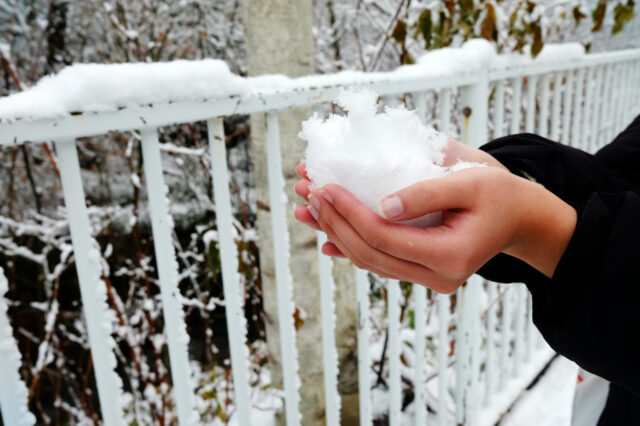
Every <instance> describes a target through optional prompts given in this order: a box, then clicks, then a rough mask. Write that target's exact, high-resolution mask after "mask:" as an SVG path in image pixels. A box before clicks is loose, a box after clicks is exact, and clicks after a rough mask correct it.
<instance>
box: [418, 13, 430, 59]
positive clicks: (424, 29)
mask: <svg viewBox="0 0 640 426" xmlns="http://www.w3.org/2000/svg"><path fill="white" fill-rule="evenodd" d="M418 30H419V31H420V33H421V34H422V38H424V48H425V49H429V48H430V47H431V32H432V31H433V20H432V19H431V11H430V10H429V9H427V10H424V11H423V12H422V13H421V14H420V17H419V18H418Z"/></svg>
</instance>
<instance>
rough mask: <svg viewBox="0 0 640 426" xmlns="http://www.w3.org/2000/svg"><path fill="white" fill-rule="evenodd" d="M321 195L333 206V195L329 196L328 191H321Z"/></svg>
mask: <svg viewBox="0 0 640 426" xmlns="http://www.w3.org/2000/svg"><path fill="white" fill-rule="evenodd" d="M320 195H322V197H323V198H324V199H325V200H327V201H328V202H330V203H331V204H333V197H332V196H331V194H329V193H328V192H327V190H326V189H321V190H320Z"/></svg>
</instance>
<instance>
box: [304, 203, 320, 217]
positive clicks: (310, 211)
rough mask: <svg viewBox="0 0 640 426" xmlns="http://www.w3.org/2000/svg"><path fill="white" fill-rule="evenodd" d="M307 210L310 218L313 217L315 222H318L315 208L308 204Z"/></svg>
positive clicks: (318, 215) (318, 214)
mask: <svg viewBox="0 0 640 426" xmlns="http://www.w3.org/2000/svg"><path fill="white" fill-rule="evenodd" d="M316 201H317V200H316ZM307 210H309V213H311V216H313V218H314V219H315V220H318V218H319V217H320V213H318V210H317V209H316V208H315V207H313V206H312V205H311V204H308V205H307Z"/></svg>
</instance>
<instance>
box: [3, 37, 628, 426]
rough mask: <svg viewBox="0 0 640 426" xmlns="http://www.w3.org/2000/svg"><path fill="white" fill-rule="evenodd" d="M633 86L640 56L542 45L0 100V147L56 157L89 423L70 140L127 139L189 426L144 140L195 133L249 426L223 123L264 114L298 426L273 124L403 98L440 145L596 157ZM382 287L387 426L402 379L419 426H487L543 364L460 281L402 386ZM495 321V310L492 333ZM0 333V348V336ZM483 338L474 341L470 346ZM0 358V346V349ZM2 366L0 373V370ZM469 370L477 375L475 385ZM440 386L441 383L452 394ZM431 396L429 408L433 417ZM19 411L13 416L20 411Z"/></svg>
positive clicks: (361, 343) (362, 381) (188, 74)
mask: <svg viewBox="0 0 640 426" xmlns="http://www.w3.org/2000/svg"><path fill="white" fill-rule="evenodd" d="M128 79H129V80H128ZM637 82H640V49H638V50H626V51H619V52H609V53H602V54H589V55H587V54H585V53H584V50H583V49H582V47H581V46H579V45H559V46H553V45H548V46H546V47H545V50H543V52H542V53H541V54H540V55H539V57H538V58H537V59H535V60H532V59H530V57H529V56H527V55H498V54H496V52H495V50H494V49H493V47H492V46H491V45H490V44H489V43H487V42H485V41H480V40H475V41H472V42H469V43H467V44H465V45H464V46H463V47H461V48H459V49H442V50H439V51H434V52H430V53H429V54H427V55H425V56H424V57H422V58H420V59H419V60H418V63H417V64H416V65H412V66H405V67H401V68H399V69H397V70H395V71H392V72H385V73H369V74H365V73H358V72H343V73H339V74H335V75H326V76H309V77H303V78H299V79H288V78H286V77H283V76H264V77H256V78H242V77H239V76H235V75H233V74H231V73H230V72H229V71H228V68H226V66H225V65H224V64H223V63H221V62H219V61H213V60H209V61H200V62H193V63H188V62H176V63H170V64H144V65H130V64H127V65H104V66H103V65H100V66H98V65H79V66H74V67H71V68H68V69H66V70H63V71H62V72H61V73H60V74H58V75H57V76H53V77H50V78H47V79H45V80H43V81H42V82H41V83H39V84H37V85H36V86H34V87H33V88H31V89H29V90H27V91H25V92H24V93H20V94H15V95H12V96H9V97H6V98H2V99H0V145H13V144H22V143H25V142H33V143H37V142H42V141H53V142H54V143H55V145H56V150H57V152H56V154H57V155H58V157H59V161H60V165H61V177H62V186H63V192H64V195H65V204H66V206H67V211H68V215H69V222H70V228H71V238H72V243H73V248H74V253H75V259H76V267H77V271H78V277H79V281H80V289H81V293H82V299H83V305H84V309H85V312H87V310H90V311H91V312H87V313H88V314H87V315H86V320H87V322H88V330H89V339H90V343H91V350H92V356H93V359H94V365H95V368H94V370H95V372H96V378H97V385H98V390H99V394H100V395H99V397H100V402H101V408H102V412H103V419H104V422H105V424H107V425H112V424H119V423H121V420H122V416H121V413H122V409H123V407H122V401H121V398H120V397H121V396H122V395H121V392H122V390H121V382H120V380H119V377H118V376H117V373H116V372H115V371H114V367H115V366H114V362H113V357H112V356H113V353H112V352H111V348H112V341H111V338H110V337H109V335H110V332H111V331H110V329H109V328H108V327H105V318H104V315H102V314H104V310H105V306H106V305H105V294H104V287H103V286H102V283H101V280H100V274H101V269H100V265H99V264H96V262H95V250H94V249H93V247H94V240H93V238H92V236H91V234H90V232H91V231H90V228H89V226H88V223H89V221H88V216H87V211H86V205H85V199H84V193H83V190H82V181H81V177H80V168H79V164H78V159H77V152H76V147H75V139H76V138H79V137H85V136H94V135H101V134H105V133H107V132H109V131H116V130H117V131H129V130H135V131H138V132H140V134H141V136H142V137H141V139H142V141H141V143H142V151H143V157H144V162H143V164H144V167H145V177H146V179H145V182H146V185H147V186H148V188H147V190H148V191H147V192H148V194H149V203H150V205H151V209H150V210H151V212H152V217H151V219H152V230H153V235H154V238H153V240H154V246H155V254H156V259H157V262H156V263H157V264H158V269H159V285H160V288H161V294H162V301H163V315H164V317H165V327H166V329H167V337H168V339H167V340H168V346H169V354H170V361H171V373H172V382H173V385H174V386H173V390H174V395H173V396H174V400H175V403H176V404H175V405H176V411H177V415H178V420H179V422H180V424H195V423H197V420H198V419H197V416H196V411H195V409H196V407H195V406H194V401H193V398H192V396H193V395H192V392H193V383H192V382H191V376H190V373H189V371H190V366H189V359H188V353H187V339H188V336H187V335H186V332H185V322H184V318H183V315H182V305H181V303H182V302H181V297H180V291H179V288H178V265H177V262H176V258H175V251H174V247H173V244H172V241H171V232H172V226H173V224H172V220H171V217H170V216H169V214H168V211H169V210H168V201H167V199H166V187H165V184H164V181H163V171H162V162H161V150H160V146H161V144H160V143H159V140H158V137H157V132H158V128H159V127H162V126H167V125H171V124H177V123H186V122H193V121H200V120H206V121H207V126H208V130H209V133H208V136H209V148H210V155H211V157H212V176H213V182H212V183H213V188H214V195H215V201H216V204H217V220H218V229H220V234H219V242H220V258H221V268H222V276H223V285H224V292H225V305H226V306H225V310H226V315H227V326H228V327H229V330H228V335H229V336H230V354H231V362H232V366H233V370H232V371H233V379H234V393H235V396H236V398H235V401H234V402H235V404H236V410H235V413H236V414H235V415H236V416H237V420H238V424H240V425H242V426H245V425H249V424H250V422H249V418H250V416H249V413H250V402H251V401H250V397H248V396H247V395H249V384H248V377H250V375H249V372H248V360H247V357H248V351H247V347H246V323H245V321H244V314H243V312H244V311H243V306H242V298H241V295H240V278H239V277H238V273H237V251H236V245H235V237H234V235H233V232H232V229H231V226H230V224H231V223H232V220H233V213H232V210H231V202H230V196H229V186H228V183H229V182H228V178H227V176H228V172H227V170H226V164H227V163H226V152H225V144H224V140H225V134H224V126H223V125H222V117H224V116H229V115H238V114H251V113H260V114H264V115H265V118H266V120H265V122H266V144H267V153H268V163H269V164H268V165H269V186H270V198H271V200H272V201H271V217H272V219H271V220H272V226H273V234H274V257H275V266H276V281H277V290H278V317H279V321H280V333H281V351H282V353H283V356H284V359H283V361H284V362H283V364H284V365H285V366H287V367H288V369H287V370H286V372H285V374H284V397H285V408H286V411H287V423H288V425H289V426H292V425H293V426H297V425H299V424H300V415H299V410H298V403H299V393H298V386H299V378H298V376H297V368H296V365H297V362H296V360H297V357H296V345H295V329H294V324H293V318H292V315H293V310H294V306H293V304H292V303H291V301H292V289H291V287H292V284H293V283H292V282H291V281H292V280H291V275H290V271H289V263H288V259H289V240H288V234H287V223H286V216H285V213H286V210H287V205H286V200H285V199H284V197H282V194H283V179H282V170H281V162H280V146H279V144H280V135H279V127H278V114H279V112H280V111H281V110H284V109H287V108H291V107H298V106H304V105H316V104H321V103H326V102H331V101H332V100H333V99H334V98H335V97H336V95H337V94H338V93H339V91H340V90H341V89H342V88H343V87H345V86H352V85H358V86H368V87H370V88H371V89H373V90H375V91H377V92H378V93H379V94H380V95H382V96H383V100H384V102H385V103H387V104H391V103H394V102H397V98H398V96H404V95H405V94H409V95H410V97H411V100H412V102H413V105H414V107H415V108H416V110H417V111H418V113H419V114H420V116H421V117H426V116H427V113H428V112H429V111H428V108H427V96H426V92H434V93H435V94H436V95H437V96H434V97H432V98H431V99H432V101H433V104H432V109H433V110H434V111H437V117H436V118H435V121H436V122H437V124H438V125H439V127H440V129H441V130H443V131H445V132H448V133H451V134H457V135H458V136H459V137H460V138H461V139H463V140H465V141H466V142H467V143H469V144H471V145H474V146H477V145H479V144H481V143H483V142H484V141H486V140H487V139H488V138H489V136H492V137H499V136H502V135H503V134H505V133H507V132H509V133H516V132H519V131H522V130H525V131H528V132H536V133H539V134H541V135H542V136H549V137H551V138H553V139H557V140H561V141H562V142H564V143H568V144H572V145H575V146H578V147H580V148H582V149H586V150H595V149H597V148H598V147H599V146H601V145H602V144H603V143H605V142H606V141H608V140H610V139H611V138H612V137H613V135H614V134H615V132H617V131H619V130H620V129H622V128H623V127H624V125H625V124H626V123H627V122H628V121H629V120H630V119H631V118H632V117H633V116H634V114H636V113H638V109H639V108H640V84H638V83H637ZM490 93H492V95H491V96H490ZM490 109H491V111H492V114H491V117H492V121H491V122H490V114H489V110H490ZM434 116H435V114H434ZM432 118H433V117H432ZM490 129H492V131H491V132H490ZM507 129H508V131H507ZM262 249H265V250H268V249H269V248H266V247H263V248H262ZM319 267H320V268H321V272H320V276H321V279H322V281H323V282H324V283H327V282H328V281H329V280H330V277H331V264H330V262H321V264H320V266H319ZM1 278H2V277H0V279H1ZM354 280H355V283H356V284H355V285H356V288H357V298H358V373H359V385H360V397H361V400H360V418H361V424H362V425H368V426H370V422H371V419H372V412H373V410H372V408H373V407H372V406H371V399H372V397H371V392H370V391H371V389H370V387H369V384H370V377H369V371H370V359H369V354H368V353H367V349H366V348H367V342H368V338H369V336H368V334H369V327H368V323H367V318H368V317H369V299H368V291H369V288H368V285H369V283H368V280H367V277H366V275H365V274H364V273H363V272H362V271H358V272H357V273H356V274H355V276H354ZM0 284H2V282H0ZM390 285H392V287H391V291H390V292H389V300H388V303H389V304H390V305H389V315H391V317H392V318H390V320H389V324H390V330H391V332H390V333H389V351H388V354H389V367H390V368H389V370H390V372H391V373H392V377H390V380H389V384H390V390H389V392H390V398H389V399H390V401H391V403H390V416H389V418H390V423H391V425H392V426H396V425H398V424H400V423H401V421H402V419H401V418H402V415H403V413H402V404H401V402H402V400H401V393H402V381H401V380H400V375H403V376H404V377H405V378H406V377H407V376H412V378H413V379H414V380H417V381H419V383H416V386H418V387H421V388H420V389H418V390H417V391H416V392H415V401H416V404H421V409H417V410H415V413H416V419H418V421H420V422H422V421H423V420H424V419H426V418H427V417H428V416H431V414H429V413H428V412H427V410H426V406H427V404H429V405H430V407H432V408H434V411H437V412H438V413H439V415H438V421H439V424H440V425H446V424H451V423H452V422H453V420H454V419H453V416H452V415H450V414H449V413H450V412H454V413H455V420H456V423H464V424H468V425H481V426H484V425H491V424H494V423H495V422H496V421H497V420H498V419H499V418H500V416H501V415H502V413H504V411H505V410H506V409H507V408H508V407H509V406H510V404H512V403H513V401H514V400H515V398H517V396H518V394H519V393H520V392H521V391H522V390H523V389H525V388H526V387H527V385H528V384H529V383H530V382H531V381H532V380H533V378H535V377H536V375H538V374H539V372H540V371H541V370H542V368H543V367H544V365H545V364H546V363H547V362H548V360H549V359H550V357H551V356H552V355H553V352H552V351H551V350H550V349H549V348H548V347H546V346H545V345H544V344H543V343H542V341H541V338H540V336H539V335H538V334H537V332H536V331H535V328H534V327H533V323H532V322H531V318H530V315H531V313H530V310H529V309H528V308H527V306H529V305H528V303H529V300H528V295H527V293H526V292H525V289H524V288H523V287H522V286H519V287H518V286H509V287H508V288H506V289H505V290H503V291H500V292H498V291H497V287H496V285H495V283H485V282H484V281H483V280H482V279H481V278H480V277H478V276H474V277H472V279H470V280H469V282H468V284H467V286H465V287H464V288H461V289H460V290H459V291H458V293H457V295H456V299H455V300H456V304H455V306H456V307H455V310H454V311H453V312H452V311H451V306H450V299H449V297H448V296H442V295H440V296H438V297H437V298H435V306H436V309H437V320H435V319H434V318H435V315H429V317H430V318H431V321H434V322H436V323H438V324H437V325H438V327H433V329H434V330H435V331H434V330H431V332H432V333H433V335H432V337H434V338H435V340H436V341H437V342H438V344H439V346H438V351H437V361H436V363H437V367H436V369H435V370H436V372H432V373H430V374H428V372H427V371H425V370H424V369H423V368H424V364H425V362H424V361H425V353H424V351H423V350H416V352H415V354H416V355H415V356H416V358H417V359H416V360H415V361H414V363H415V365H414V372H413V373H415V374H407V372H406V370H407V369H406V368H404V367H403V366H402V365H401V363H400V354H401V353H402V350H401V349H402V340H401V339H402V333H400V332H399V331H401V330H399V327H400V324H399V319H398V318H397V317H396V316H397V315H398V311H399V310H398V309H397V308H398V306H397V304H398V303H399V302H400V299H401V297H402V295H401V294H400V292H399V291H397V290H398V288H397V286H395V285H394V283H391V284H390ZM0 287H2V286H1V285H0ZM330 287H331V286H330V285H327V288H326V289H325V290H329V291H327V292H326V293H323V296H322V300H321V303H322V305H323V316H327V315H331V310H334V309H335V307H334V306H332V305H333V304H332V295H331V292H330ZM0 290H1V289H0ZM413 297H414V298H415V299H414V300H413V301H412V303H413V306H414V307H415V313H416V316H415V320H416V321H415V328H416V330H415V335H414V336H413V340H412V345H413V346H414V347H420V346H421V345H424V344H425V339H426V329H427V325H426V324H425V313H426V309H427V306H426V302H425V300H424V299H425V290H424V288H417V289H416V291H414V292H413ZM497 305H501V307H502V309H501V312H502V314H501V317H500V318H498V310H497ZM0 308H2V306H0ZM0 311H2V309H0ZM2 313H3V312H0V314H2ZM498 319H500V321H498ZM485 320H486V321H485ZM451 322H454V323H455V324H456V333H455V336H451V333H450V332H449V329H450V327H449V325H450V323H451ZM431 324H433V323H431ZM0 325H1V324H0ZM334 326H335V323H334V321H333V317H331V318H324V321H322V327H323V336H326V337H327V338H328V339H331V336H333V335H334V330H333V327H334ZM0 328H2V329H3V330H5V334H7V333H6V329H7V327H6V326H5V327H0ZM482 336H484V337H485V342H486V343H485V344H484V345H482V339H481V337H482ZM5 339H7V338H5ZM452 339H453V340H455V347H456V350H455V352H456V353H455V360H453V361H452V360H450V354H449V353H448V348H449V347H450V342H451V340H452ZM512 343H513V346H514V350H513V353H512V352H511V345H512ZM2 344H3V342H1V341H0V349H1V348H2V347H3V346H2ZM332 345H333V342H324V343H323V345H322V347H323V353H324V355H325V357H324V367H325V371H326V374H325V387H326V392H327V406H326V409H327V416H326V418H327V423H328V425H330V426H337V423H338V422H339V412H338V410H339V407H340V404H339V402H338V399H337V398H330V397H329V396H331V395H333V396H336V395H337V383H336V377H335V375H336V371H337V365H336V360H335V351H334V349H335V348H332ZM319 347H320V345H319ZM3 356H4V352H2V351H0V358H2V357H3ZM11 357H12V358H11V359H12V361H11V364H7V365H12V366H13V368H15V365H16V362H15V356H14V355H11ZM3 361H4V359H0V364H3ZM507 364H508V365H507ZM3 365H4V364H3ZM481 365H484V370H482V371H481V369H480V366H481ZM452 376H454V377H455V380H451V377H452ZM434 377H437V378H438V383H437V387H435V386H431V384H433V383H434V382H431V379H432V378H434ZM12 380H13V379H12ZM13 381H14V382H15V380H13ZM454 381H455V383H456V386H454V387H453V391H454V397H453V398H449V394H450V390H451V386H450V384H451V383H452V382H454ZM3 386H5V385H4V383H3V382H1V381H0V391H2V390H6V389H4V388H3ZM436 388H437V391H436ZM0 394H1V392H0ZM433 394H437V395H439V398H437V400H436V401H434V400H433V396H432V395H433ZM22 399H23V398H22V397H21V398H20V401H19V402H17V403H19V404H23V405H24V404H25V403H24V402H23V401H22ZM23 408H24V410H26V407H20V410H22V411H19V412H24V410H23ZM2 409H3V410H5V408H4V407H2Z"/></svg>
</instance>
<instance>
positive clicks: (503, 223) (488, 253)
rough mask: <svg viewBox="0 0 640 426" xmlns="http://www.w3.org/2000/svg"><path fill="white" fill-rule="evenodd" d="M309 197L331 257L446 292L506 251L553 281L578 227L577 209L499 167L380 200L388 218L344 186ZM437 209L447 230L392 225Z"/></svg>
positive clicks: (463, 173)
mask: <svg viewBox="0 0 640 426" xmlns="http://www.w3.org/2000/svg"><path fill="white" fill-rule="evenodd" d="M307 197H308V199H309V201H310V206H309V207H308V208H306V210H307V212H308V215H309V216H310V217H311V218H312V219H315V222H314V223H315V226H316V227H317V228H316V229H321V230H322V231H324V232H326V233H327V235H328V236H329V238H330V240H331V241H332V243H331V245H330V246H327V247H325V248H323V252H324V253H325V254H329V255H335V254H334V253H335V252H338V253H340V254H343V255H345V256H346V257H348V258H349V259H351V261H352V262H353V263H354V264H355V265H356V266H358V267H360V268H362V269H368V270H370V271H373V272H375V273H377V274H379V275H381V276H386V277H391V278H395V279H400V280H405V281H411V282H414V283H419V284H423V285H427V286H429V287H431V288H433V289H435V290H437V291H440V292H445V293H448V292H452V291H454V290H455V289H456V288H457V287H458V286H459V285H460V284H462V283H463V282H464V281H465V280H466V279H467V278H468V277H469V276H470V275H472V274H473V273H474V272H476V271H477V270H478V269H479V268H480V267H481V266H482V265H483V264H484V263H486V262H487V261H488V260H489V259H491V258H492V257H493V256H495V255H496V254H498V253H500V252H504V253H507V254H510V255H512V256H515V257H517V258H519V259H522V260H524V261H525V262H527V263H529V264H530V265H531V266H533V267H534V268H536V269H538V270H540V271H541V272H542V273H543V274H545V275H547V276H549V277H550V276H551V275H552V274H553V271H554V270H555V267H556V265H557V263H558V261H559V259H560V257H561V256H562V254H563V253H564V250H565V249H566V246H567V244H568V242H569V240H570V238H571V235H572V234H573V230H574V228H575V223H576V212H575V210H574V209H573V208H572V207H571V206H569V205H568V204H566V203H564V202H563V201H562V200H560V199H559V198H558V197H556V196H555V195H554V194H552V193H551V192H549V191H547V190H546V189H544V188H543V187H542V186H540V185H538V184H535V183H533V182H530V181H528V180H525V179H522V178H519V177H517V176H515V175H512V174H511V173H509V172H507V171H505V170H502V169H500V168H497V167H486V168H475V169H467V170H463V171H460V172H456V173H453V174H451V175H449V176H446V177H443V178H439V179H431V180H427V181H423V182H419V183H417V184H415V185H412V186H410V187H407V188H405V189H403V190H401V191H399V192H398V193H396V194H394V195H392V196H390V197H387V198H385V199H384V200H383V201H382V202H381V210H382V211H383V213H385V215H386V216H387V217H388V218H389V219H383V218H382V217H380V216H379V215H378V214H376V213H375V212H373V211H372V210H370V209H369V208H367V207H366V206H364V205H362V204H361V203H360V202H359V201H358V200H357V199H356V198H355V197H353V195H351V194H350V193H349V192H347V191H346V190H345V189H344V188H342V187H340V186H338V185H326V186H325V187H324V188H322V189H314V190H313V191H311V192H310V193H307ZM436 211H442V212H443V223H442V225H441V226H437V227H433V228H426V229H420V228H415V227H411V226H407V225H403V224H400V223H394V222H395V221H402V220H408V219H411V218H415V217H420V216H423V215H424V214H426V213H432V212H436ZM297 216H298V215H297ZM299 219H301V220H302V219H306V218H304V217H303V218H300V217H299ZM303 221H305V223H308V222H307V221H306V220H303Z"/></svg>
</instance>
